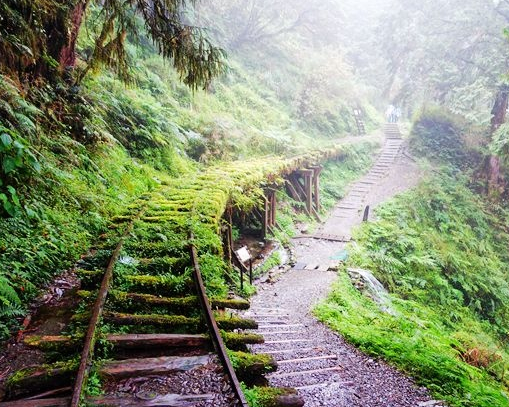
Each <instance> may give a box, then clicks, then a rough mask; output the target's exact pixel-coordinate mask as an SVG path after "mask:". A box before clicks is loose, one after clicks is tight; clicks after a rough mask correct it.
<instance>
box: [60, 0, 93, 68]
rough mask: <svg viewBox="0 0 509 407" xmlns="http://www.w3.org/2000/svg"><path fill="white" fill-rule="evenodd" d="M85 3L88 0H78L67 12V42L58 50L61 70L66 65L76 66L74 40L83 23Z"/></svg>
mask: <svg viewBox="0 0 509 407" xmlns="http://www.w3.org/2000/svg"><path fill="white" fill-rule="evenodd" d="M87 5H88V0H79V1H78V2H77V3H76V5H75V6H74V8H73V9H71V11H70V13H69V17H70V21H69V32H68V35H67V43H66V44H65V45H64V47H63V48H62V49H61V50H60V55H59V59H58V62H59V66H60V71H61V72H63V71H64V70H65V68H67V67H72V68H74V67H75V66H76V41H77V40H78V34H79V31H80V27H81V24H82V23H83V17H84V15H85V10H86V8H87Z"/></svg>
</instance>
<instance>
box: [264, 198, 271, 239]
mask: <svg viewBox="0 0 509 407" xmlns="http://www.w3.org/2000/svg"><path fill="white" fill-rule="evenodd" d="M263 205H264V207H263V218H262V238H263V239H265V238H266V237H267V235H268V234H269V226H270V224H269V201H268V199H267V197H264V200H263Z"/></svg>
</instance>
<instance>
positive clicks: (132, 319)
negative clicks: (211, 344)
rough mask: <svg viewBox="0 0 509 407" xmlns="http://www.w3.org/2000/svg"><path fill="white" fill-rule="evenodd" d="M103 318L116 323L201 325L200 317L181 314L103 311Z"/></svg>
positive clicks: (193, 326)
mask: <svg viewBox="0 0 509 407" xmlns="http://www.w3.org/2000/svg"><path fill="white" fill-rule="evenodd" d="M104 320H105V321H106V322H110V323H112V324H116V325H152V326H163V327H168V328H190V329H192V330H198V329H199V328H200V327H201V326H202V325H203V323H202V321H201V319H200V318H189V317H185V316H183V315H157V314H150V315H136V314H122V313H119V312H105V313H104Z"/></svg>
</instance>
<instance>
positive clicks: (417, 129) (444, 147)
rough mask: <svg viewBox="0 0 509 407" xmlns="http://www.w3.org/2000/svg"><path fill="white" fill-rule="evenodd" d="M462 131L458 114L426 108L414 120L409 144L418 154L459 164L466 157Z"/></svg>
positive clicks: (435, 108) (441, 109)
mask: <svg viewBox="0 0 509 407" xmlns="http://www.w3.org/2000/svg"><path fill="white" fill-rule="evenodd" d="M462 132H463V124H462V122H461V120H460V119H459V117H458V116H455V115H453V114H452V113H449V112H447V111H445V110H444V109H443V108H439V107H433V108H426V109H423V110H422V112H421V113H420V114H419V116H418V117H417V119H416V120H415V122H414V125H413V127H412V131H411V132H410V146H411V148H412V150H413V151H415V152H417V153H418V154H420V155H424V156H426V157H429V158H432V159H438V160H439V161H442V162H445V163H451V164H454V165H459V164H461V163H462V162H463V161H464V160H465V158H466V156H465V152H464V151H465V143H464V140H463V138H462Z"/></svg>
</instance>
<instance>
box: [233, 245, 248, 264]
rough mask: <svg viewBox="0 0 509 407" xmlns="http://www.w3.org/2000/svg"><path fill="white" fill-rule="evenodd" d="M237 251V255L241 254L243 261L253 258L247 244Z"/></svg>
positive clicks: (240, 257)
mask: <svg viewBox="0 0 509 407" xmlns="http://www.w3.org/2000/svg"><path fill="white" fill-rule="evenodd" d="M235 253H237V256H239V259H240V261H241V262H242V263H244V262H246V261H248V260H249V259H250V258H251V254H249V251H248V250H247V247H246V246H242V247H241V248H240V249H239V250H236V251H235Z"/></svg>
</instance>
